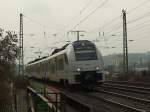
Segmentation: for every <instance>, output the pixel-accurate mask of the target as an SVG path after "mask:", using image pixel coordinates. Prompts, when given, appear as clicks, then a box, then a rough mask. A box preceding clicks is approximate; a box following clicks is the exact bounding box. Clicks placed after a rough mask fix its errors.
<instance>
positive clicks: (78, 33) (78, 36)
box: [69, 30, 85, 41]
mask: <svg viewBox="0 0 150 112" xmlns="http://www.w3.org/2000/svg"><path fill="white" fill-rule="evenodd" d="M69 32H72V33H76V34H77V41H79V39H80V33H81V32H85V31H79V30H77V31H69Z"/></svg>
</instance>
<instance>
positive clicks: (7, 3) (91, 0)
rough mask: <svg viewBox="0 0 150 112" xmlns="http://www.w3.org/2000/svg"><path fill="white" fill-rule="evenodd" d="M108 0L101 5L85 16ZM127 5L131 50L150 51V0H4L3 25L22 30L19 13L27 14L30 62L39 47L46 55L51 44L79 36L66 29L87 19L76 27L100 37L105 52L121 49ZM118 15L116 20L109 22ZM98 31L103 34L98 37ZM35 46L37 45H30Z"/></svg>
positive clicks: (88, 35)
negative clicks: (69, 32) (122, 15)
mask: <svg viewBox="0 0 150 112" xmlns="http://www.w3.org/2000/svg"><path fill="white" fill-rule="evenodd" d="M105 1H106V3H105V4H104V5H103V6H102V7H101V8H99V9H98V10H96V11H95V13H93V14H91V15H90V16H89V17H88V18H87V19H85V17H86V16H88V15H89V14H90V13H91V12H92V11H93V10H94V9H95V8H97V7H99V6H100V5H101V4H102V3H103V2H105ZM144 1H145V3H144ZM123 8H124V9H126V11H127V21H128V22H129V23H128V39H129V40H134V41H133V42H129V52H146V51H150V45H149V41H150V37H149V29H150V27H149V26H150V20H149V19H150V13H148V12H150V0H1V1H0V14H1V17H0V23H1V24H0V27H2V28H4V29H6V30H15V31H16V32H18V29H19V13H23V14H24V16H25V17H24V40H25V41H24V46H25V61H26V62H27V61H29V60H32V59H33V58H32V57H38V56H37V55H38V54H35V53H34V52H36V51H39V48H40V50H41V51H42V52H43V54H42V55H46V54H48V52H50V47H51V48H53V47H59V46H61V45H63V44H64V43H65V42H63V41H68V40H69V41H73V40H75V39H76V36H75V35H74V34H69V35H68V36H67V37H66V32H67V31H69V30H72V29H73V28H74V26H76V25H77V24H78V23H79V22H80V21H82V20H84V19H85V21H84V22H82V23H81V24H79V25H77V27H75V28H74V29H73V30H85V31H86V33H84V35H85V36H84V37H81V39H89V40H99V41H100V42H97V43H96V44H97V45H98V46H99V48H100V50H101V52H102V54H103V55H107V54H112V53H121V52H122V18H121V10H122V9H123ZM83 9H84V10H83ZM81 11H82V12H81ZM146 13H147V14H146ZM143 14H145V16H142V15H143ZM119 16H120V17H119ZM116 17H118V18H117V19H116V20H114V21H112V22H111V23H109V21H111V20H112V19H113V18H116ZM139 18H141V19H139ZM107 23H108V24H107ZM44 32H46V33H45V37H44ZM98 32H100V33H101V37H98ZM102 32H104V36H103V35H102ZM31 34H32V35H31ZM53 34H56V35H53ZM113 34H114V35H115V36H112V35H113ZM33 35H34V36H33ZM31 46H34V47H36V48H30V47H31ZM112 47H115V48H112Z"/></svg>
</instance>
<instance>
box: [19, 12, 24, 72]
mask: <svg viewBox="0 0 150 112" xmlns="http://www.w3.org/2000/svg"><path fill="white" fill-rule="evenodd" d="M21 74H22V75H24V55H23V14H22V13H21V14H20V29H19V75H21Z"/></svg>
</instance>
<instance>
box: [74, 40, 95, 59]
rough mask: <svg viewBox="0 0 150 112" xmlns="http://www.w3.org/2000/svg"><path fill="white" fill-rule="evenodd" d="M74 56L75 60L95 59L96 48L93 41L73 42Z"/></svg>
mask: <svg viewBox="0 0 150 112" xmlns="http://www.w3.org/2000/svg"><path fill="white" fill-rule="evenodd" d="M74 51H75V57H76V60H77V61H84V60H96V59H97V55H96V49H95V45H94V44H93V43H89V42H78V43H75V44H74Z"/></svg>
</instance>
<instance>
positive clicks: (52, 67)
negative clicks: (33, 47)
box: [51, 60, 55, 73]
mask: <svg viewBox="0 0 150 112" xmlns="http://www.w3.org/2000/svg"><path fill="white" fill-rule="evenodd" d="M51 72H52V73H55V66H54V60H52V62H51Z"/></svg>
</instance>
